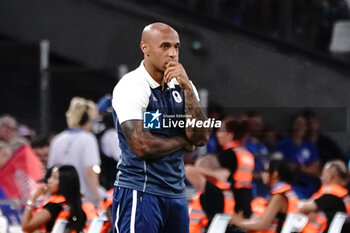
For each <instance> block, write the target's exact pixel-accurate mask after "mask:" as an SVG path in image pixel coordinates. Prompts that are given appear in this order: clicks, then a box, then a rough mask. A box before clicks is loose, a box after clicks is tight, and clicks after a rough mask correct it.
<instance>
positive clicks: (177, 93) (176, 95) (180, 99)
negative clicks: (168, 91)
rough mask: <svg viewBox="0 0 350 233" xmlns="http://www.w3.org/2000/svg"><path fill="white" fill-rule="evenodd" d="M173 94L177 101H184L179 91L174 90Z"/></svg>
mask: <svg viewBox="0 0 350 233" xmlns="http://www.w3.org/2000/svg"><path fill="white" fill-rule="evenodd" d="M172 94H173V97H174V100H175V101H176V102H177V103H181V102H182V98H181V95H180V93H179V92H178V91H173V92H172Z"/></svg>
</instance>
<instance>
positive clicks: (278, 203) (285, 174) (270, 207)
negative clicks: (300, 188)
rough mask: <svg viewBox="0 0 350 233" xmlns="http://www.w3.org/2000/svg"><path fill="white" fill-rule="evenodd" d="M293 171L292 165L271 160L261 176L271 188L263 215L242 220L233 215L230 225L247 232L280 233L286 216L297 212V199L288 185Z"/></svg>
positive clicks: (240, 217)
mask: <svg viewBox="0 0 350 233" xmlns="http://www.w3.org/2000/svg"><path fill="white" fill-rule="evenodd" d="M293 169H294V168H293V166H292V164H291V163H289V162H288V161H286V160H284V159H283V160H282V159H272V160H271V161H270V162H269V165H268V166H267V167H266V169H265V171H264V173H263V175H262V178H263V181H264V183H265V184H267V185H269V186H270V187H271V197H270V200H269V201H268V203H267V207H266V209H265V211H264V213H263V214H262V216H255V215H253V216H252V217H251V218H250V219H244V217H243V215H242V214H233V215H232V218H231V220H230V224H233V225H235V226H237V227H240V228H242V229H245V230H248V232H251V231H259V232H262V233H265V232H266V233H270V232H271V233H273V232H280V231H281V228H282V224H283V222H284V220H285V218H286V215H287V214H289V213H296V212H298V201H299V199H298V197H297V196H296V194H295V193H294V191H293V190H292V187H291V185H290V182H291V181H292V179H293V177H294V171H293Z"/></svg>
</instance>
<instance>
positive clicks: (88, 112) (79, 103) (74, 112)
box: [47, 97, 103, 205]
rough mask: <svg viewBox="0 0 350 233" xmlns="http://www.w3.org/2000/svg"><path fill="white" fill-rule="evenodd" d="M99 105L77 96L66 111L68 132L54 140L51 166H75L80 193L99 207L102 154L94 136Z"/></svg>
mask: <svg viewBox="0 0 350 233" xmlns="http://www.w3.org/2000/svg"><path fill="white" fill-rule="evenodd" d="M97 114H98V111H97V106H96V104H95V103H94V102H93V101H91V100H87V99H84V98H81V97H74V98H73V99H72V100H71V102H70V105H69V109H68V111H67V112H66V119H67V125H68V129H66V130H64V131H63V132H61V133H59V134H58V135H57V136H55V137H54V139H53V140H52V143H51V146H50V153H49V159H48V164H47V165H48V167H52V166H56V165H64V164H70V165H73V166H74V167H75V168H76V169H77V171H78V174H79V180H80V191H81V193H82V194H83V195H84V196H85V197H86V198H87V199H88V200H90V201H92V202H94V203H95V204H96V205H98V201H99V199H100V198H102V197H103V191H101V188H100V185H99V178H98V176H99V175H98V172H99V171H98V169H96V168H98V166H99V165H100V163H101V162H100V155H99V150H98V143H97V139H96V137H95V136H94V135H93V134H92V133H91V128H92V123H93V121H94V119H95V118H96V117H97Z"/></svg>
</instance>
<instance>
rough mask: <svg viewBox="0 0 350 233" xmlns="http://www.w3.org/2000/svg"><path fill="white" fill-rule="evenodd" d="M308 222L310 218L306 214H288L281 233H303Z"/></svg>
mask: <svg viewBox="0 0 350 233" xmlns="http://www.w3.org/2000/svg"><path fill="white" fill-rule="evenodd" d="M308 220H309V219H308V217H307V216H306V215H304V214H298V213H293V214H288V215H287V218H286V221H285V222H284V225H283V228H282V231H281V233H291V232H301V231H302V230H303V228H304V227H305V225H306V224H307V222H308Z"/></svg>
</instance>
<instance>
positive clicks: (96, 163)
mask: <svg viewBox="0 0 350 233" xmlns="http://www.w3.org/2000/svg"><path fill="white" fill-rule="evenodd" d="M65 117H66V121H67V129H64V130H63V131H62V132H60V133H58V134H57V135H45V136H42V135H36V133H35V131H34V130H33V129H31V128H30V127H28V126H26V125H22V124H19V123H17V121H16V119H15V118H14V117H13V116H9V115H2V116H0V200H3V201H4V200H5V202H0V207H1V209H0V210H1V212H0V213H2V215H3V216H6V217H7V219H8V222H9V224H12V225H16V224H17V225H22V228H23V230H25V231H28V232H31V231H34V230H35V229H36V227H38V226H39V225H40V226H41V227H40V228H42V226H44V228H45V230H46V231H51V229H52V227H53V225H54V223H55V219H56V218H58V217H62V215H64V213H65V208H66V207H65V206H68V213H69V214H67V213H66V215H67V216H71V217H70V219H68V226H69V227H70V228H71V229H75V230H78V231H82V230H84V229H85V230H87V229H88V227H89V224H90V223H91V220H92V219H94V218H96V217H97V216H101V214H103V216H106V219H105V220H107V221H105V224H104V228H103V230H102V232H110V231H111V223H110V222H109V221H108V219H110V208H111V203H112V192H113V191H112V188H113V184H114V180H115V175H116V173H117V169H116V165H117V163H118V161H119V159H120V154H121V151H120V149H119V147H118V145H119V139H118V134H117V131H116V129H115V127H114V122H113V116H112V107H111V96H109V95H106V96H104V97H103V98H101V99H100V100H99V101H98V102H97V103H95V102H93V101H91V100H87V99H84V98H81V97H74V98H73V99H72V100H71V102H70V105H69V108H68V110H67V112H66V115H65ZM208 117H210V118H215V119H219V120H222V126H221V128H219V129H214V131H213V132H212V134H211V136H210V139H209V141H208V143H207V145H206V146H205V147H203V148H197V149H196V150H194V151H192V152H188V153H186V154H185V166H186V182H187V188H188V201H189V210H190V231H191V233H200V232H204V231H205V229H207V227H208V226H209V225H210V222H211V220H212V219H213V217H214V216H215V214H217V213H228V214H230V215H232V216H233V217H232V219H231V220H230V227H229V228H228V230H227V231H228V232H245V230H248V231H249V230H262V229H267V228H269V227H270V228H273V227H274V228H275V229H276V227H277V228H278V227H281V226H280V224H281V223H283V221H284V219H285V216H286V214H288V213H292V212H303V213H305V214H310V213H313V214H314V215H315V213H316V215H315V216H317V218H312V219H313V220H312V221H314V222H312V221H311V220H310V221H309V223H308V225H307V227H309V228H310V227H311V228H312V226H315V225H317V226H320V227H321V228H317V230H318V231H317V232H323V231H325V229H327V227H328V224H329V223H330V222H331V220H332V219H333V217H334V215H335V213H336V212H338V211H342V212H345V213H347V214H349V211H350V208H349V209H348V206H347V203H346V202H345V201H344V202H343V198H344V197H347V194H348V186H347V177H348V171H347V166H346V164H347V163H348V158H347V156H346V155H345V153H344V152H343V151H342V149H341V148H340V147H339V146H338V145H337V143H336V142H335V141H333V140H332V139H331V138H330V137H329V136H327V135H325V134H323V133H322V131H321V122H320V120H319V119H318V117H317V115H316V114H315V112H313V111H311V110H305V111H303V112H300V113H298V114H296V115H295V116H292V117H291V119H290V124H289V127H288V132H277V131H275V130H274V129H273V128H271V127H269V126H266V125H265V124H264V119H263V117H262V115H261V114H260V113H259V112H256V111H249V112H247V113H245V114H243V115H241V116H238V117H237V116H231V115H225V114H224V113H223V111H222V109H221V108H219V107H212V108H209V109H208ZM77 187H78V188H77ZM326 187H330V188H329V189H326ZM333 189H334V190H335V191H334V192H333V191H329V190H333ZM325 190H327V191H325ZM191 191H192V192H191ZM327 192H328V193H327ZM339 193H340V194H339ZM80 194H81V195H80ZM326 194H327V195H328V196H329V195H330V196H332V195H333V196H332V197H334V196H335V197H337V198H338V199H339V198H340V200H341V203H338V202H337V201H339V200H338V199H336V200H334V198H333V199H332V197H331V199H329V197H328V196H327V195H326ZM324 195H326V198H324ZM281 196H283V197H284V198H281ZM327 198H328V199H327ZM15 199H16V200H28V201H27V202H26V203H24V202H20V203H18V208H17V209H14V208H13V205H11V204H10V202H9V203H6V200H8V201H10V200H15ZM324 199H325V200H324ZM301 200H303V201H301ZM349 200H350V199H349ZM62 203H64V204H62ZM310 203H311V204H310ZM325 203H326V204H325ZM327 203H331V205H332V207H329V205H327ZM271 206H273V207H271ZM293 206H294V207H293ZM325 206H326V207H325ZM292 207H293V208H292ZM349 207H350V206H349ZM327 208H328V209H327ZM334 208H335V209H334ZM330 209H331V210H330ZM40 210H45V211H40ZM319 211H323V212H324V213H325V218H324V219H323V220H324V221H323V222H322V221H321V220H320V218H321V217H320V216H319ZM66 212H67V211H66ZM70 213H73V214H70ZM266 216H272V218H271V217H266ZM274 216H275V217H276V219H277V220H278V221H277V222H275V220H276V219H275V218H274ZM0 217H1V214H0ZM108 217H109V218H108ZM244 219H246V220H247V221H248V223H249V224H246V225H245V224H243V223H245V221H243V220H244ZM310 219H311V218H310ZM249 221H251V222H249ZM312 224H314V225H312ZM266 232H268V231H266ZM270 232H278V231H270ZM304 232H313V231H311V230H307V231H304ZM315 232H316V231H315Z"/></svg>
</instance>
